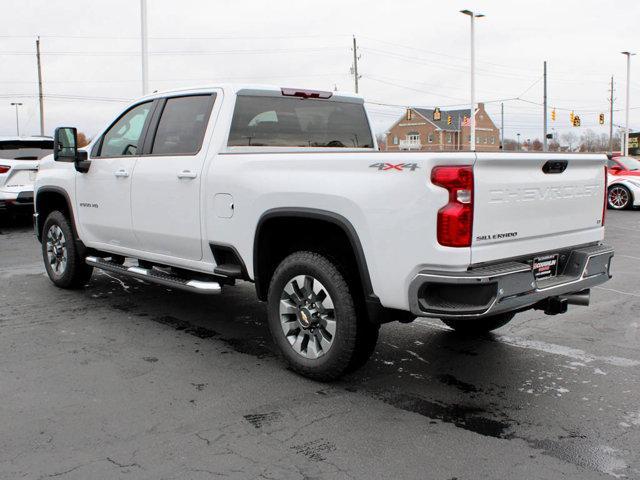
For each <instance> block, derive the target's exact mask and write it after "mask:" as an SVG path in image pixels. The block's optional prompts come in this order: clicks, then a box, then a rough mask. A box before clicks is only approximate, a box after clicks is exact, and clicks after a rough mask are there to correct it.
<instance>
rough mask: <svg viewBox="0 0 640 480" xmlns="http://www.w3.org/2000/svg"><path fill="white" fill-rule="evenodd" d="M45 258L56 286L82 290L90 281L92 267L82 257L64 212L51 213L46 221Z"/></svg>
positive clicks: (44, 228)
mask: <svg viewBox="0 0 640 480" xmlns="http://www.w3.org/2000/svg"><path fill="white" fill-rule="evenodd" d="M42 258H43V260H44V265H45V268H46V270H47V274H48V275H49V278H50V279H51V281H52V282H53V283H54V284H55V285H56V286H57V287H60V288H67V289H73V288H80V287H83V286H84V285H85V284H86V283H87V282H88V281H89V279H90V278H91V273H92V272H93V267H90V266H89V265H87V264H86V263H84V258H80V256H79V254H78V248H77V247H76V243H75V241H74V236H73V230H72V229H71V224H70V222H69V220H68V218H67V217H66V216H65V214H64V213H62V212H59V211H54V212H51V213H50V214H49V216H48V217H47V219H46V220H45V222H44V226H43V228H42Z"/></svg>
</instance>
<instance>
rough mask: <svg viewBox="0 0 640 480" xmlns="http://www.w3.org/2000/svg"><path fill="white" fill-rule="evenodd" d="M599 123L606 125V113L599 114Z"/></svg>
mask: <svg viewBox="0 0 640 480" xmlns="http://www.w3.org/2000/svg"><path fill="white" fill-rule="evenodd" d="M598 123H599V124H600V125H604V113H601V114H600V115H598Z"/></svg>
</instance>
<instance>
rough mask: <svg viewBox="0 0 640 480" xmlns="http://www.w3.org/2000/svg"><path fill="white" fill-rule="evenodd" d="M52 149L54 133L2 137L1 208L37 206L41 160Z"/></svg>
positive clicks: (0, 152)
mask: <svg viewBox="0 0 640 480" xmlns="http://www.w3.org/2000/svg"><path fill="white" fill-rule="evenodd" d="M51 153H53V139H52V138H50V137H0V212H1V211H10V212H18V211H20V210H24V211H30V210H32V209H33V183H34V182H35V180H36V174H37V173H38V161H39V160H40V159H41V158H43V157H45V156H47V155H49V154H51Z"/></svg>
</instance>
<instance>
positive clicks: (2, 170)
mask: <svg viewBox="0 0 640 480" xmlns="http://www.w3.org/2000/svg"><path fill="white" fill-rule="evenodd" d="M9 170H11V167H10V166H9V165H0V174H2V173H7V172H8V171H9Z"/></svg>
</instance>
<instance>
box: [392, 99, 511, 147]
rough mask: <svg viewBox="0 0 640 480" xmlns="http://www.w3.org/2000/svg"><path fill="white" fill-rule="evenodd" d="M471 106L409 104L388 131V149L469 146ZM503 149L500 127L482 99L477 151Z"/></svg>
mask: <svg viewBox="0 0 640 480" xmlns="http://www.w3.org/2000/svg"><path fill="white" fill-rule="evenodd" d="M469 112H470V109H468V108H467V109H462V110H439V109H436V110H432V109H427V108H407V111H406V112H405V114H404V115H403V116H402V118H401V119H400V120H398V121H397V122H396V123H394V124H393V126H392V127H391V128H390V129H389V131H388V132H387V134H386V140H387V142H386V143H387V147H386V148H387V150H390V151H394V150H427V151H452V150H453V151H456V150H469V143H470V140H471V139H470V128H469V123H470V122H469V119H470V116H469ZM499 149H500V130H499V129H498V128H497V127H496V126H495V124H494V123H493V121H492V120H491V118H490V117H489V115H488V114H487V112H486V111H485V109H484V104H483V103H479V104H478V108H477V109H476V151H479V152H483V151H495V150H499Z"/></svg>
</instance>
